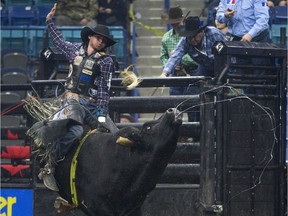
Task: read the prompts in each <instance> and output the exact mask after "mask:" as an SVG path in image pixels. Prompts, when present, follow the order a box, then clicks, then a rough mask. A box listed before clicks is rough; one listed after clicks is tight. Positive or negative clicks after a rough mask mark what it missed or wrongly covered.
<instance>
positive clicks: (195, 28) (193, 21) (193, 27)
mask: <svg viewBox="0 0 288 216" xmlns="http://www.w3.org/2000/svg"><path fill="white" fill-rule="evenodd" d="M184 23H185V24H184V25H181V26H179V28H178V34H179V36H181V37H188V36H192V37H194V36H195V35H196V34H197V33H198V32H200V31H201V30H202V29H204V28H206V26H207V25H205V26H202V27H201V24H200V19H199V17H197V16H189V17H187V18H186V19H185V20H184Z"/></svg>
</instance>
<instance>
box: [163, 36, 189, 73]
mask: <svg viewBox="0 0 288 216" xmlns="http://www.w3.org/2000/svg"><path fill="white" fill-rule="evenodd" d="M185 43H186V37H182V38H181V39H180V41H179V43H178V45H177V47H176V49H175V51H174V52H173V54H172V55H171V56H170V58H169V60H168V61H167V63H166V65H165V67H164V69H163V72H164V73H165V74H166V75H170V74H171V73H172V71H173V69H174V68H175V66H176V65H177V64H179V63H180V61H181V59H182V57H183V56H184V55H185Z"/></svg>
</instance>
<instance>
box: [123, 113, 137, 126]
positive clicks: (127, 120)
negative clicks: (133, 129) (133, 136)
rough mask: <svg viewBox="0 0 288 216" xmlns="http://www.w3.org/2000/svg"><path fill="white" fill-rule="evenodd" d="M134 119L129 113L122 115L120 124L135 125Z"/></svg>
mask: <svg viewBox="0 0 288 216" xmlns="http://www.w3.org/2000/svg"><path fill="white" fill-rule="evenodd" d="M135 122H136V119H135V118H134V117H133V116H132V115H130V114H129V113H122V114H121V115H120V123H121V124H127V123H135Z"/></svg>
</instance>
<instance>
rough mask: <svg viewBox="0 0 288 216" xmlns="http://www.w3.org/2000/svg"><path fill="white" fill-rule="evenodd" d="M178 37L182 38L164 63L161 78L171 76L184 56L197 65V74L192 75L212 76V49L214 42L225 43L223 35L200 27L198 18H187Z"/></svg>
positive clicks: (214, 29)
mask: <svg viewBox="0 0 288 216" xmlns="http://www.w3.org/2000/svg"><path fill="white" fill-rule="evenodd" d="M178 32H179V35H180V36H182V38H181V39H180V41H179V43H178V45H177V47H176V49H175V51H174V52H173V54H172V55H171V56H170V57H169V60H168V62H167V63H166V65H165V67H164V69H163V72H162V74H161V76H162V77H166V76H168V75H170V74H172V72H173V69H174V68H175V66H176V65H178V64H179V63H180V61H181V59H182V57H183V56H184V55H185V54H188V55H189V56H190V57H191V58H192V59H193V60H194V61H195V62H196V63H198V69H197V73H195V74H194V75H197V76H199V75H202V76H211V77H213V76H214V55H213V54H212V47H213V44H214V43H215V42H216V41H225V40H226V38H225V36H224V34H223V33H222V32H221V31H220V30H219V29H217V28H216V27H214V26H203V27H201V26H200V19H199V17H196V16H194V17H192V16H189V17H187V19H186V20H185V25H184V26H180V29H179V31H178Z"/></svg>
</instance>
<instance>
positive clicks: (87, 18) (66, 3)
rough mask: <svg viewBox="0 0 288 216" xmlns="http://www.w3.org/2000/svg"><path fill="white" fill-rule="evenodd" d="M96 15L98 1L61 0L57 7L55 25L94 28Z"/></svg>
mask: <svg viewBox="0 0 288 216" xmlns="http://www.w3.org/2000/svg"><path fill="white" fill-rule="evenodd" d="M97 14H98V0H75V1H71V0H61V1H59V3H58V5H57V12H56V20H55V23H56V25H59V26H63V25H67V26H86V25H90V26H94V25H96V21H95V17H96V16H97Z"/></svg>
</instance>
